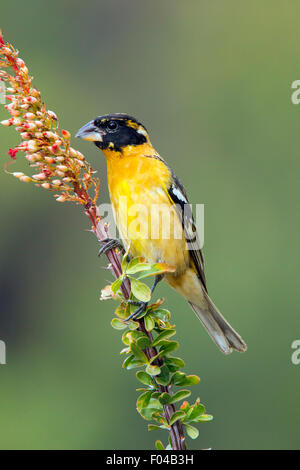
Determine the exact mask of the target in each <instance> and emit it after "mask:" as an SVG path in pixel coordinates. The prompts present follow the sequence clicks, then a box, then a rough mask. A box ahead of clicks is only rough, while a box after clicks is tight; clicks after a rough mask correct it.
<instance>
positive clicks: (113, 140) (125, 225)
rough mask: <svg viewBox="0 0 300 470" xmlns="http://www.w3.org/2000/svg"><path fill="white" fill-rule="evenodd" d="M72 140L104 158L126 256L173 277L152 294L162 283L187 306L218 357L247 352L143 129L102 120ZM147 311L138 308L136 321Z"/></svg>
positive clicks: (172, 178)
mask: <svg viewBox="0 0 300 470" xmlns="http://www.w3.org/2000/svg"><path fill="white" fill-rule="evenodd" d="M75 137H78V138H81V139H84V140H87V141H90V142H94V144H95V145H96V146H97V147H98V148H99V149H100V150H101V151H102V152H103V153H104V156H105V157H106V162H107V181H108V189H109V194H110V200H111V204H112V208H113V213H114V217H115V221H116V225H117V227H118V230H119V233H120V236H121V239H122V243H123V245H124V247H125V248H126V249H128V250H129V253H130V255H131V256H132V257H137V256H139V257H143V258H145V259H146V261H147V262H148V263H157V262H161V263H166V264H167V265H171V266H173V267H174V271H173V272H168V273H165V274H164V275H163V276H157V277H156V278H155V281H154V284H153V286H152V289H151V291H152V292H153V290H154V288H155V286H156V285H157V283H158V282H159V281H160V280H161V278H162V277H163V278H164V280H165V281H167V283H168V284H169V285H170V286H171V287H172V288H173V289H175V290H176V291H177V292H178V293H179V294H181V295H182V296H183V297H184V298H185V299H186V300H187V301H188V303H189V304H190V306H191V308H192V309H193V310H194V312H195V313H196V315H197V317H198V318H199V319H200V321H201V322H202V324H203V325H204V327H205V328H206V330H207V332H208V333H209V335H210V336H211V338H212V340H213V341H214V342H215V343H216V345H217V346H218V348H219V349H220V350H221V352H223V353H224V354H229V353H231V352H232V351H233V350H236V351H239V352H244V351H246V349H247V345H246V343H245V342H244V341H243V339H242V338H241V336H240V335H239V334H238V333H237V332H236V331H235V330H234V329H233V328H232V327H231V325H230V324H229V323H228V322H227V321H226V319H225V318H224V317H223V316H222V314H221V313H220V312H219V310H218V308H217V307H216V306H215V304H214V303H213V301H212V300H211V299H210V297H209V295H208V291H207V282H206V277H205V272H204V258H203V253H202V250H201V245H200V242H199V236H198V234H197V230H196V227H195V222H194V219H193V214H192V210H191V207H190V204H189V201H188V196H187V193H186V191H185V189H184V186H183V185H182V183H181V182H180V180H179V179H178V178H177V176H176V175H175V173H174V171H173V170H172V169H171V168H170V166H169V165H168V164H167V163H166V161H165V160H164V159H163V158H162V157H161V156H160V155H159V153H158V152H157V151H156V150H155V148H154V147H153V146H152V144H151V141H150V137H149V134H148V131H147V129H146V127H145V126H144V125H143V124H142V123H141V122H140V121H139V120H137V119H135V118H134V117H132V116H130V115H128V114H123V113H115V114H105V115H102V116H98V117H96V118H95V119H93V120H92V121H90V122H88V123H87V124H85V125H84V126H83V127H81V129H80V130H79V131H78V132H77V134H76V136H75ZM186 158H188V156H186ZM137 208H138V209H139V210H137ZM149 214H150V215H149ZM166 228H167V229H169V232H168V233H167V235H168V236H165V233H164V230H165V229H166ZM105 242H107V243H106V246H105V248H106V249H111V248H113V247H115V246H117V245H118V242H117V241H116V240H113V239H112V240H111V239H106V240H105ZM105 248H103V251H104V249H105ZM145 306H146V304H144V305H143V304H141V305H140V307H139V309H138V310H137V311H136V312H135V313H136V315H138V314H140V313H141V311H142V310H143V309H144V308H145ZM132 316H134V315H131V317H132Z"/></svg>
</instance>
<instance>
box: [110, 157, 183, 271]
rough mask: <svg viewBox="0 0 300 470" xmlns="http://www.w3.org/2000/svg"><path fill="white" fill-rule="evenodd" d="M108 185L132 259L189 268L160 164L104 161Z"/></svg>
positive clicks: (165, 172) (138, 159) (141, 160)
mask: <svg viewBox="0 0 300 470" xmlns="http://www.w3.org/2000/svg"><path fill="white" fill-rule="evenodd" d="M107 163H108V185H109V191H110V198H111V202H112V206H113V210H114V215H115V220H116V224H117V226H118V229H119V232H120V236H121V238H122V240H123V242H124V244H125V246H126V247H128V246H129V249H130V253H131V254H132V256H134V257H135V256H143V257H145V258H146V260H147V261H148V262H150V263H155V262H158V261H160V262H164V263H167V264H170V265H172V266H175V267H176V275H179V274H180V273H182V272H184V271H185V269H186V268H187V266H188V265H189V256H188V251H187V249H186V242H185V238H184V234H183V230H182V225H181V221H180V220H179V218H178V216H177V213H176V208H175V207H174V205H173V204H172V203H171V201H170V199H169V196H168V193H167V187H168V185H169V178H170V175H169V171H168V169H166V168H165V166H164V165H163V164H162V162H161V161H159V160H157V159H150V158H146V157H135V158H128V159H125V158H119V159H107Z"/></svg>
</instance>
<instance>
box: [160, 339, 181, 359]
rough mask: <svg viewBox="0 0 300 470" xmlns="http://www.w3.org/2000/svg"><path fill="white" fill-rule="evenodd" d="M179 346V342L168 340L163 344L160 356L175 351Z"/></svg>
mask: <svg viewBox="0 0 300 470" xmlns="http://www.w3.org/2000/svg"><path fill="white" fill-rule="evenodd" d="M178 346H179V344H178V342H177V341H168V342H167V343H165V344H164V345H163V346H161V348H160V350H159V355H160V356H166V355H167V354H169V353H170V352H172V351H175V349H177V348H178Z"/></svg>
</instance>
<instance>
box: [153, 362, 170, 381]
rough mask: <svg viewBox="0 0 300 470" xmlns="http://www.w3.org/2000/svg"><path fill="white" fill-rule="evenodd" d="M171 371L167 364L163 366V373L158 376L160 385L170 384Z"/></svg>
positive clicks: (157, 379)
mask: <svg viewBox="0 0 300 470" xmlns="http://www.w3.org/2000/svg"><path fill="white" fill-rule="evenodd" d="M169 379H170V372H169V369H168V367H167V366H165V365H163V366H162V367H161V373H160V374H159V375H157V376H156V382H157V383H159V384H160V385H169Z"/></svg>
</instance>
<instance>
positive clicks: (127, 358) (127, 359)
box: [122, 354, 134, 369]
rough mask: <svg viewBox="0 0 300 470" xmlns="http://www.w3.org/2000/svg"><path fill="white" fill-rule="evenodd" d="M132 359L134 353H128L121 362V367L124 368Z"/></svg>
mask: <svg viewBox="0 0 300 470" xmlns="http://www.w3.org/2000/svg"><path fill="white" fill-rule="evenodd" d="M133 359H134V355H133V354H130V356H128V357H126V359H125V361H124V362H123V364H122V367H123V368H124V369H127V366H128V364H130V362H131V361H133Z"/></svg>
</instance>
